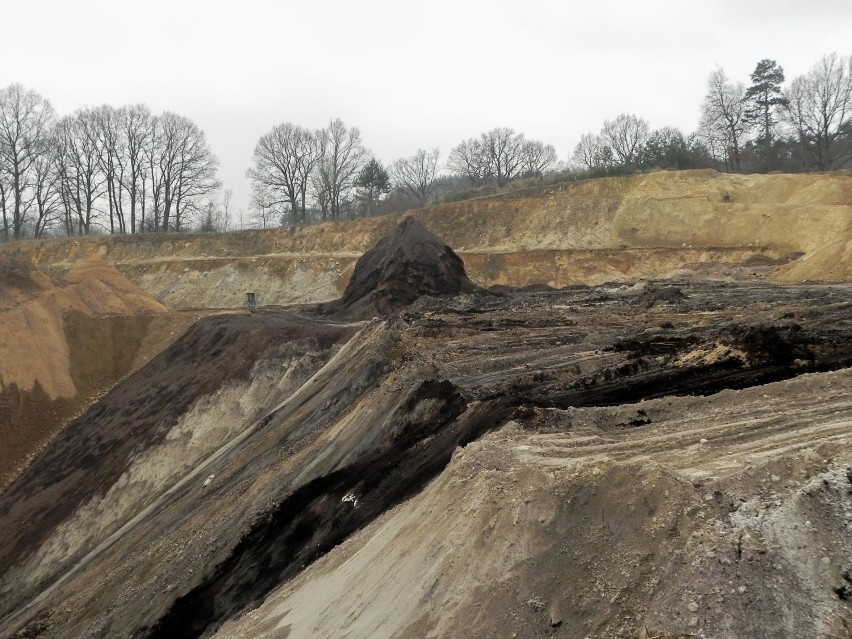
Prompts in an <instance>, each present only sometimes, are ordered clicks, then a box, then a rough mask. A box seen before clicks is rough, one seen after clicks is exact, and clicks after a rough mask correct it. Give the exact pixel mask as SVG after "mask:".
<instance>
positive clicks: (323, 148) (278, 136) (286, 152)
mask: <svg viewBox="0 0 852 639" xmlns="http://www.w3.org/2000/svg"><path fill="white" fill-rule="evenodd" d="M439 154H440V152H439V150H438V149H433V150H432V151H428V152H427V151H424V150H422V149H419V150H418V151H417V152H416V153H415V154H414V155H413V156H411V157H408V158H400V159H398V160H396V161H394V162H393V163H391V165H390V167H388V169H385V167H383V166H382V165H381V164H380V163H379V162H378V161H377V160H376V159H375V158H373V157H372V155H371V153H370V152H369V151H368V150H367V149H366V148H365V147H364V144H363V142H362V139H361V132H360V131H359V130H358V128H357V127H349V126H347V125H346V124H344V122H343V121H342V120H340V119H339V118H338V119H334V120H332V121H331V122H329V124H328V126H326V127H325V128H322V129H318V130H311V129H306V128H304V127H301V126H298V125H295V124H292V123H289V122H285V123H283V124H279V125H276V126H274V127H273V128H272V130H271V131H269V132H268V133H265V134H264V135H262V136H261V137H260V139H259V140H258V142H257V145H256V146H255V150H254V158H253V160H254V161H253V166H252V167H251V168H250V169H249V170H248V171H247V173H246V175H247V176H248V178H249V179H250V181H251V185H252V209H253V210H254V212H255V217H256V219H257V220H258V221H259V222H260V224H261V225H262V226H263V227H266V226H268V225H270V224H274V223H275V222H276V221H281V222H282V223H284V224H305V223H307V222H308V221H311V220H313V219H314V218H316V219H318V220H320V221H323V220H337V219H340V218H341V217H346V216H348V217H354V216H356V215H372V214H374V213H375V212H376V210H377V203H378V202H379V200H380V199H381V197H382V196H384V195H386V194H387V193H389V192H390V191H391V190H392V189H396V190H397V191H398V192H399V193H400V194H402V195H404V197H406V198H408V199H409V200H410V201H411V204H412V205H413V206H425V205H426V203H427V202H428V201H429V198H430V196H431V194H432V189H433V185H434V183H435V179H436V177H437V174H438V170H439V166H438V158H439ZM309 218H310V219H309Z"/></svg>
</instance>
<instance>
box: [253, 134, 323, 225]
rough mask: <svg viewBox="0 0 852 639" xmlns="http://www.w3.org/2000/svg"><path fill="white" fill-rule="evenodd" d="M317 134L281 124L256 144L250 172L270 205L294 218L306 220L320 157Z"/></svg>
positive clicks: (294, 220)
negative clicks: (310, 193) (286, 209)
mask: <svg viewBox="0 0 852 639" xmlns="http://www.w3.org/2000/svg"><path fill="white" fill-rule="evenodd" d="M317 137H318V136H317V134H316V133H314V132H313V131H309V130H307V129H304V128H302V127H300V126H295V125H293V124H290V123H285V124H279V125H277V126H275V127H273V128H272V131H270V132H269V133H266V134H264V135H262V136H261V137H260V140H258V142H257V145H256V146H255V148H254V166H253V167H252V168H250V169H249V170H248V171H247V173H246V174H247V176H248V177H249V179H250V180H251V181H252V182H254V183H258V184H260V185H262V186H263V187H264V188H265V191H266V192H267V193H268V194H269V196H270V198H271V201H270V203H269V205H270V206H272V207H275V208H277V209H278V212H279V214H282V215H283V214H284V213H285V210H284V208H283V207H285V206H288V207H289V211H290V214H291V218H292V222H293V223H294V224H298V223H299V222H301V223H303V224H304V223H305V202H306V194H307V191H308V186H309V185H310V177H311V173H312V172H313V170H314V166H315V165H316V163H317V160H318V159H319V150H320V145H319V142H318V139H317Z"/></svg>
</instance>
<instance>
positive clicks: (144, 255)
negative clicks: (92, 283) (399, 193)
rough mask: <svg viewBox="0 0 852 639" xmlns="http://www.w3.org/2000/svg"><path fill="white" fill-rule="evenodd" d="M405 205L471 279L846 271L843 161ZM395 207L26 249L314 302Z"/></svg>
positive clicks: (559, 282)
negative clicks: (300, 222) (264, 225)
mask: <svg viewBox="0 0 852 639" xmlns="http://www.w3.org/2000/svg"><path fill="white" fill-rule="evenodd" d="M414 216H415V217H416V218H417V219H418V220H420V221H421V222H422V223H423V224H424V225H425V226H426V227H427V228H428V229H429V230H430V231H431V232H433V233H435V234H436V235H437V236H439V237H440V238H442V239H443V240H444V241H445V242H446V243H447V244H449V245H450V246H451V247H453V249H454V250H455V251H456V252H457V253H458V254H459V255H460V256H461V257H462V259H463V260H464V262H465V267H466V269H467V272H468V274H469V276H470V277H471V279H472V280H473V281H474V282H475V283H476V284H478V285H480V286H490V285H493V284H508V285H513V286H525V285H529V284H550V285H552V286H557V287H561V286H565V285H569V284H578V283H585V284H598V283H603V282H606V281H626V280H631V279H636V278H639V277H665V276H669V275H672V274H676V275H684V274H690V273H710V274H713V275H714V276H717V277H727V276H730V275H750V274H751V273H755V274H758V275H762V276H765V277H767V278H769V279H772V280H779V281H801V280H804V279H809V280H828V281H838V280H847V279H849V278H852V265H850V264H852V260H850V255H852V254H850V251H852V246H850V244H849V237H850V235H852V177H850V176H848V175H844V174H805V175H726V174H720V173H716V172H714V171H682V172H658V173H650V174H645V175H636V176H631V177H619V178H606V179H599V180H590V181H585V182H576V183H569V184H563V185H556V186H548V187H543V188H540V189H529V190H526V191H522V192H518V193H513V194H509V195H505V196H499V197H493V198H482V199H478V200H471V201H466V202H459V203H453V204H445V205H442V206H438V207H434V208H431V209H428V210H425V211H420V212H415V213H414ZM400 219H401V216H393V217H387V218H376V219H369V220H359V221H355V222H346V223H343V224H323V225H319V226H313V227H307V228H301V229H277V230H271V231H244V232H236V233H229V234H225V235H218V236H185V235H167V236H156V237H150V238H146V240H145V242H141V243H140V242H138V241H137V240H136V239H135V238H128V237H121V238H117V237H111V238H86V239H80V240H62V241H49V242H36V243H32V244H31V245H29V249H28V250H30V251H32V256H33V259H34V260H35V261H36V263H38V264H40V265H45V266H49V267H51V268H58V269H67V268H70V267H71V266H73V265H74V264H76V263H77V262H78V261H79V260H81V259H83V258H84V257H87V256H98V257H101V258H103V259H105V260H107V261H109V262H110V263H112V264H114V265H115V266H116V268H118V270H119V271H121V272H122V273H124V274H125V275H127V276H128V277H129V278H130V279H131V280H132V281H133V282H135V283H136V284H138V285H139V286H140V287H142V288H143V289H144V290H146V291H147V292H148V293H150V294H152V295H153V296H155V297H156V298H157V299H159V300H160V301H161V302H163V303H165V304H167V305H170V306H172V307H177V308H185V307H238V306H241V305H242V304H243V303H244V301H245V293H246V292H249V291H254V292H256V293H257V295H258V300H259V303H261V304H292V303H308V302H321V301H327V300H330V299H334V298H336V297H338V296H339V295H340V294H341V293H342V292H343V290H344V288H345V286H346V283H347V282H348V280H349V277H350V275H351V272H352V268H353V267H354V263H355V261H356V260H357V258H358V257H359V256H360V255H361V254H363V253H364V252H365V251H366V250H367V249H368V248H370V247H371V246H372V245H373V244H375V242H376V241H377V240H378V239H379V238H380V237H382V236H384V235H386V234H387V233H389V232H390V231H391V229H393V228H394V227H395V226H396V224H398V222H399V221H400ZM794 258H798V259H794ZM790 260H792V261H790ZM788 262H789V263H788Z"/></svg>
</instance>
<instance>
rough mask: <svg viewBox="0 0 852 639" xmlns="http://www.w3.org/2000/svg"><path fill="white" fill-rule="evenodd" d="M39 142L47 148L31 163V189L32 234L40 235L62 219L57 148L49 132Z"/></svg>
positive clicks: (52, 135) (53, 137) (52, 134)
mask: <svg viewBox="0 0 852 639" xmlns="http://www.w3.org/2000/svg"><path fill="white" fill-rule="evenodd" d="M40 144H43V145H45V146H46V147H47V148H46V149H43V150H41V151H40V152H39V153H38V156H37V158H36V159H35V161H34V162H33V165H32V190H33V201H34V204H35V213H36V216H35V220H34V222H33V235H34V236H35V237H41V236H43V235H44V233H45V231H47V229H48V227H49V226H50V225H51V224H52V223H54V222H56V221H58V220H61V219H62V198H61V194H60V175H59V170H58V163H57V148H56V139H55V136H54V133H53V132H51V133H50V134H49V135H48V136H47V137H46V138H45V139H42V140H41V141H40Z"/></svg>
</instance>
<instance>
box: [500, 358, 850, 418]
mask: <svg viewBox="0 0 852 639" xmlns="http://www.w3.org/2000/svg"><path fill="white" fill-rule="evenodd" d="M850 366H852V356H850V355H844V356H839V357H833V358H827V359H824V360H822V361H819V362H816V363H813V364H810V365H807V366H804V367H801V366H763V367H758V368H744V369H743V368H735V367H733V366H732V365H731V364H730V363H727V362H720V363H717V364H713V365H710V366H694V367H686V368H681V369H677V370H672V369H663V370H653V371H649V372H645V373H639V374H638V375H637V376H636V377H634V378H633V379H627V380H625V379H624V378H620V379H615V380H612V381H608V380H607V381H603V382H599V381H596V380H590V381H588V382H587V383H586V384H587V385H584V386H579V387H578V386H575V387H573V388H570V389H565V390H559V389H553V388H552V387H551V388H547V387H544V388H542V386H541V385H535V384H530V385H529V386H527V387H525V388H514V389H513V390H514V391H515V392H516V393H517V394H518V395H520V396H523V397H524V398H525V400H526V402H527V403H528V404H531V405H533V406H539V407H542V408H560V409H565V408H569V407H572V406H573V407H580V406H617V405H620V404H627V403H632V402H638V401H643V400H648V399H659V398H661V397H670V396H684V395H712V394H715V393H718V392H720V391H723V390H729V389H730V390H742V389H744V388H750V387H752V386H761V385H763V384H769V383H772V382H780V381H783V380H785V379H792V378H794V377H798V376H799V375H803V374H805V373H824V372H829V371H834V370H839V369H842V368H848V367H850Z"/></svg>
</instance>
